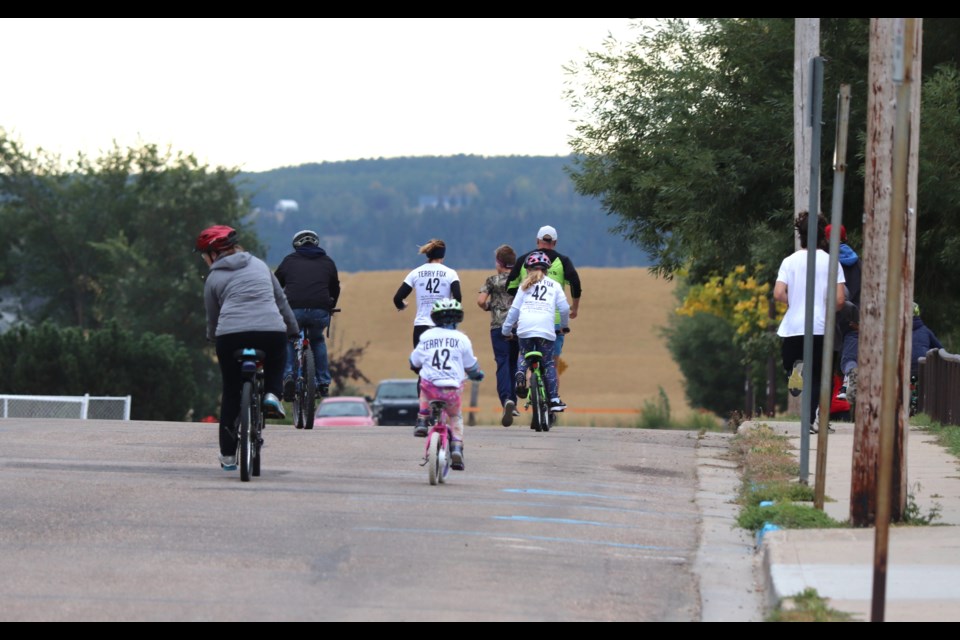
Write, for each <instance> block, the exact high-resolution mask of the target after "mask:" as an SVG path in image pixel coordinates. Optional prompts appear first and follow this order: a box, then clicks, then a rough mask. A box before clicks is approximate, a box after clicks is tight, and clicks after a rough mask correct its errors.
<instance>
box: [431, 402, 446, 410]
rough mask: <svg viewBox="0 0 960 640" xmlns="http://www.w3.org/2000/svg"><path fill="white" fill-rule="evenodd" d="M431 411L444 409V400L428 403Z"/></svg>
mask: <svg viewBox="0 0 960 640" xmlns="http://www.w3.org/2000/svg"><path fill="white" fill-rule="evenodd" d="M430 408H431V409H446V408H447V401H446V400H431V401H430Z"/></svg>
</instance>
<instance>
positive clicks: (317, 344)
mask: <svg viewBox="0 0 960 640" xmlns="http://www.w3.org/2000/svg"><path fill="white" fill-rule="evenodd" d="M293 315H295V316H296V317H297V324H298V325H300V328H301V329H303V330H304V332H306V334H307V339H309V340H310V350H311V351H313V364H314V367H315V368H316V371H313V372H305V373H313V375H314V376H315V377H316V379H317V383H318V384H330V362H329V360H328V359H327V341H326V340H324V339H323V332H324V330H325V329H326V328H327V327H329V326H330V312H329V311H327V310H326V309H294V310H293ZM296 359H297V351H296V349H295V348H294V345H293V343H292V342H288V343H287V366H286V367H284V369H283V375H284V377H290V376H292V375H293V368H294V366H295V365H296V362H295V360H296Z"/></svg>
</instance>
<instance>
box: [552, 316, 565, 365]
mask: <svg viewBox="0 0 960 640" xmlns="http://www.w3.org/2000/svg"><path fill="white" fill-rule="evenodd" d="M553 326H554V329H556V330H557V331H560V325H559V324H556V325H553ZM566 337H567V336H566V334H563V333H558V334H557V339H556V341H555V342H554V343H553V359H554V360H557V359H559V358H560V354H561V353H563V339H564V338H566Z"/></svg>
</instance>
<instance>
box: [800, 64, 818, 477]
mask: <svg viewBox="0 0 960 640" xmlns="http://www.w3.org/2000/svg"><path fill="white" fill-rule="evenodd" d="M810 85H811V86H810V95H811V97H812V100H811V109H810V126H811V128H812V130H813V135H812V136H811V145H810V205H809V207H808V208H807V212H808V215H807V295H806V313H805V315H804V328H803V368H804V369H805V370H806V374H805V375H804V376H803V393H802V394H801V396H800V483H801V484H807V478H808V476H809V474H810V415H809V411H808V409H807V408H808V407H809V406H810V398H811V396H812V394H813V376H812V375H811V372H812V371H813V297H814V286H815V281H816V275H817V218H818V216H819V214H820V129H821V124H822V123H821V117H822V113H823V58H821V57H816V58H811V60H810Z"/></svg>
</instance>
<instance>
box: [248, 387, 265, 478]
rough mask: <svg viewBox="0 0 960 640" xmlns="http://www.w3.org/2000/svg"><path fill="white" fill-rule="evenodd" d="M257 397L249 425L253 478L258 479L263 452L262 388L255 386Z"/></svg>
mask: <svg viewBox="0 0 960 640" xmlns="http://www.w3.org/2000/svg"><path fill="white" fill-rule="evenodd" d="M257 397H258V398H260V401H259V402H257V403H255V404H254V406H253V411H252V412H251V417H252V418H253V420H252V421H251V423H250V424H251V425H252V427H253V429H252V433H251V437H250V439H251V440H252V447H251V448H252V452H253V476H254V477H257V478H258V477H260V458H261V456H262V452H263V420H264V418H263V387H262V385H258V386H257Z"/></svg>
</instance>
